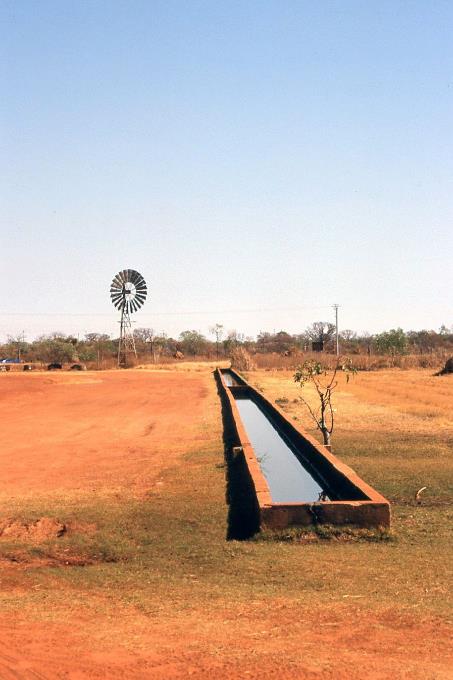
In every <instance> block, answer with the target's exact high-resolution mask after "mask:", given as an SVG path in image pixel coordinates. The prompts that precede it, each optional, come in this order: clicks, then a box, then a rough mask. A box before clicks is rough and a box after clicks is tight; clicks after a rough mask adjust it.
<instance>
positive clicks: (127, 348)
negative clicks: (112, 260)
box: [110, 269, 147, 366]
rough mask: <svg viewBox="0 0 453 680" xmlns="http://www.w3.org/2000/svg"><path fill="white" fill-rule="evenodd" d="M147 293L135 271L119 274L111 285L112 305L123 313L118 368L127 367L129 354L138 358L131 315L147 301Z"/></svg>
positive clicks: (140, 276)
mask: <svg viewBox="0 0 453 680" xmlns="http://www.w3.org/2000/svg"><path fill="white" fill-rule="evenodd" d="M146 293H147V288H146V281H145V279H144V278H143V276H142V275H141V274H139V272H136V271H135V269H123V271H122V272H118V274H117V275H116V276H115V277H114V278H113V281H112V283H111V285H110V298H111V300H112V303H113V304H114V305H115V307H116V308H117V309H118V310H120V311H121V320H120V341H119V344H118V366H127V357H128V354H131V353H133V354H134V356H135V357H137V351H136V349H135V341H134V334H133V332H132V321H131V314H132V313H133V312H136V311H137V310H138V309H140V307H141V306H142V304H143V303H144V302H145V300H146Z"/></svg>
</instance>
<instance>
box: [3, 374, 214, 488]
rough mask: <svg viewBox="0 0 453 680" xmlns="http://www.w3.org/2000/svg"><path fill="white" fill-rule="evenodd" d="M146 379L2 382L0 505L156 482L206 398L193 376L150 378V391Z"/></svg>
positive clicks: (37, 377) (56, 377)
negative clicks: (60, 493) (21, 499)
mask: <svg viewBox="0 0 453 680" xmlns="http://www.w3.org/2000/svg"><path fill="white" fill-rule="evenodd" d="M149 376H150V374H149V373H148V372H146V371H143V372H140V371H136V372H134V373H130V372H128V373H126V374H125V373H121V372H119V371H106V372H102V373H82V374H76V375H74V374H71V373H61V374H55V373H53V374H52V375H48V374H43V373H39V374H34V375H27V374H25V375H22V374H10V375H8V374H7V375H5V376H2V378H3V379H2V382H1V390H0V410H1V411H0V412H1V418H2V423H3V426H2V433H1V442H2V447H1V451H0V469H1V471H2V474H1V480H0V498H1V497H2V496H3V497H5V496H8V495H14V496H16V497H19V496H21V497H23V496H24V495H28V494H32V493H37V492H39V493H45V492H52V493H53V492H58V491H71V492H80V491H83V490H93V489H95V490H97V491H99V490H102V489H106V490H109V491H112V490H114V489H115V487H125V486H127V487H128V488H131V486H132V487H133V488H136V489H137V491H140V490H141V489H143V488H149V485H150V481H151V479H150V475H151V476H155V477H156V476H158V474H159V470H160V469H161V467H162V465H165V467H167V466H169V465H171V464H172V462H173V460H175V459H176V458H177V457H178V456H179V455H180V453H181V451H184V450H185V446H186V445H187V439H188V437H190V438H192V439H193V435H194V432H193V427H192V423H193V422H194V420H195V421H196V422H198V418H199V414H200V403H201V401H202V400H203V398H204V397H205V396H206V394H207V390H206V387H205V385H204V383H203V380H201V379H200V377H199V376H198V377H197V376H192V375H190V374H181V373H178V374H176V373H171V372H169V373H164V372H155V373H153V374H152V384H153V389H152V391H150V389H149V384H150V377H149ZM25 384H26V389H24V385H25ZM93 388H95V389H93ZM131 413H133V418H131V417H130V415H131ZM168 441H169V442H171V446H166V445H165V444H164V442H168ZM195 443H196V442H195ZM150 450H151V451H152V452H153V461H152V465H150V464H149V457H150V453H149V452H150ZM164 453H165V456H163V454H164Z"/></svg>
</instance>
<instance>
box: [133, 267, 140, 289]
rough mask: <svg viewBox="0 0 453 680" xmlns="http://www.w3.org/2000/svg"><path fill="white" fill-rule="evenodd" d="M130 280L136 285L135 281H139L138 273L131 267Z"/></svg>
mask: <svg viewBox="0 0 453 680" xmlns="http://www.w3.org/2000/svg"><path fill="white" fill-rule="evenodd" d="M131 281H132V283H133V284H134V286H135V285H137V283H139V281H140V274H139V273H138V272H136V271H135V269H131Z"/></svg>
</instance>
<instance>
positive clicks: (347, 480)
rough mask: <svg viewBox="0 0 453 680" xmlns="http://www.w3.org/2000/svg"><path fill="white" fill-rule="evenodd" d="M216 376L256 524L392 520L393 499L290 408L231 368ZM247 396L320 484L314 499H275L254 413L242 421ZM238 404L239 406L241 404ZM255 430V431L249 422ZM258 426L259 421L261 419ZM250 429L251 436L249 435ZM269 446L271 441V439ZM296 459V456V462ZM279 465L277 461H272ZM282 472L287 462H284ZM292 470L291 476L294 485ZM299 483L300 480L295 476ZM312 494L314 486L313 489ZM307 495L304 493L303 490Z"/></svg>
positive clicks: (380, 524) (371, 523)
mask: <svg viewBox="0 0 453 680" xmlns="http://www.w3.org/2000/svg"><path fill="white" fill-rule="evenodd" d="M216 379H217V382H218V384H219V391H220V395H221V398H222V402H223V405H224V418H225V417H226V418H227V420H228V426H229V431H230V432H231V433H232V434H231V436H230V448H231V451H232V456H233V457H234V458H235V460H236V464H237V463H238V462H239V464H242V465H243V466H244V469H245V472H246V475H247V477H248V480H249V483H250V488H251V493H252V495H253V496H254V497H255V498H256V503H255V505H256V511H257V516H258V520H257V524H258V525H259V527H261V528H270V529H284V528H286V527H290V526H309V525H312V524H332V525H353V526H357V527H366V528H377V527H382V528H385V527H389V526H390V504H389V502H388V501H387V500H386V499H385V498H384V497H383V496H381V494H380V493H378V492H377V491H376V490H375V489H373V488H372V487H371V486H369V485H368V484H366V483H365V482H364V481H363V480H362V479H360V477H359V476H358V475H357V474H356V473H355V472H354V470H353V469H352V468H350V467H348V466H347V465H345V464H344V463H342V462H341V461H340V460H339V459H338V458H337V457H336V456H334V455H333V454H332V453H331V452H330V451H328V449H327V448H326V447H324V446H322V445H321V444H319V443H318V442H317V441H316V439H314V438H313V437H312V436H310V435H309V434H308V433H307V432H305V431H304V430H303V429H302V428H300V427H299V426H297V425H295V424H294V423H293V422H291V421H290V420H289V419H288V417H287V416H286V414H285V413H284V412H283V411H282V410H281V409H280V408H279V407H278V406H276V405H274V404H272V403H271V402H270V401H269V400H268V399H266V398H265V397H264V396H263V395H262V394H260V393H259V392H258V391H257V390H255V389H254V388H253V387H252V386H251V385H250V384H249V383H247V381H246V380H244V378H243V377H241V376H240V375H239V374H238V373H237V372H235V371H233V370H232V369H217V371H216ZM242 400H247V401H248V402H249V403H250V406H251V408H254V409H255V411H259V412H260V413H261V414H262V415H264V417H265V419H267V420H268V421H269V423H270V424H271V425H272V428H273V429H274V430H275V431H276V433H277V435H276V436H279V437H280V438H281V439H282V440H283V441H284V442H285V444H286V445H287V447H288V449H289V450H290V452H291V453H290V455H293V456H294V457H295V459H297V461H298V463H299V464H300V466H302V468H303V469H304V471H307V472H308V474H309V475H310V477H311V478H312V481H313V480H314V481H313V483H315V484H316V485H317V486H315V489H316V488H317V489H320V493H319V494H318V497H317V498H316V499H313V497H310V500H308V501H305V500H302V502H293V501H292V500H291V502H286V501H285V502H280V501H279V502H276V501H275V499H274V498H273V495H274V496H275V497H278V493H277V491H276V487H277V486H278V484H277V485H276V486H273V489H274V492H273V491H272V490H271V486H272V485H273V484H274V482H272V483H271V484H270V483H269V480H270V479H271V475H270V474H269V470H267V471H266V464H265V462H264V463H263V460H262V459H263V458H265V456H261V457H260V456H257V454H256V451H255V450H254V447H253V445H252V442H251V439H253V438H254V439H255V445H257V441H258V440H257V437H256V428H257V424H256V419H255V421H249V422H248V423H244V422H243V420H242V418H241V414H240V408H241V410H242V412H243V413H244V410H243V408H242V407H243V403H242ZM238 405H239V407H240V408H239V407H238ZM250 423H251V424H252V425H254V429H255V432H252V429H253V428H251V425H250ZM258 427H259V423H258ZM251 433H252V436H251ZM269 446H271V444H269ZM294 462H295V461H293V463H294ZM273 465H274V468H275V463H274V464H273ZM278 465H280V462H279V461H277V470H276V474H275V471H274V478H275V477H276V478H277V480H278V477H279V469H278ZM282 474H283V465H282ZM294 476H295V475H294V474H293V472H290V474H289V477H291V481H292V483H293V486H294ZM296 483H297V481H296ZM311 493H312V494H313V489H312V491H311ZM302 497H303V494H302Z"/></svg>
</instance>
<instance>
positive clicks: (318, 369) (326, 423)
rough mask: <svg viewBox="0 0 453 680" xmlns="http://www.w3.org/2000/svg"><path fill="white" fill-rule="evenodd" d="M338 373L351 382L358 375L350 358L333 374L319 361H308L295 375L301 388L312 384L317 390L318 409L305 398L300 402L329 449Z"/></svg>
mask: <svg viewBox="0 0 453 680" xmlns="http://www.w3.org/2000/svg"><path fill="white" fill-rule="evenodd" d="M338 371H343V372H344V373H346V381H347V382H349V376H350V375H351V374H354V373H356V371H357V369H355V368H354V366H353V365H352V361H351V360H350V359H348V358H345V359H342V360H339V361H338V362H337V364H336V366H335V368H334V369H333V371H332V373H328V372H327V370H326V369H325V368H323V366H322V365H321V363H320V362H319V361H313V360H308V361H305V362H304V363H303V364H302V365H301V366H298V367H297V369H296V372H295V373H294V382H296V383H298V384H299V385H300V386H301V387H304V386H305V385H306V384H307V383H310V384H312V385H313V386H314V388H315V390H316V393H317V395H318V400H319V402H318V403H319V406H318V407H317V408H312V407H311V405H310V404H309V403H308V401H307V400H306V399H305V398H304V397H300V400H301V401H302V402H303V403H304V404H305V406H306V407H307V409H308V411H309V413H310V415H311V417H312V418H313V420H314V421H315V423H316V427H317V428H318V429H319V430H320V431H321V433H322V439H323V443H324V445H325V446H328V447H329V448H330V447H331V443H330V441H331V436H332V432H333V427H334V422H335V418H334V408H333V406H332V394H333V392H334V390H335V388H336V387H337V385H338V380H337V374H338Z"/></svg>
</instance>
